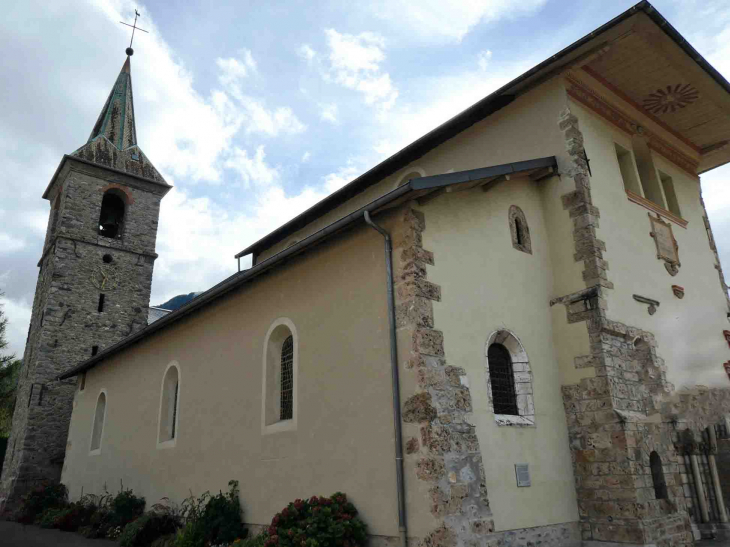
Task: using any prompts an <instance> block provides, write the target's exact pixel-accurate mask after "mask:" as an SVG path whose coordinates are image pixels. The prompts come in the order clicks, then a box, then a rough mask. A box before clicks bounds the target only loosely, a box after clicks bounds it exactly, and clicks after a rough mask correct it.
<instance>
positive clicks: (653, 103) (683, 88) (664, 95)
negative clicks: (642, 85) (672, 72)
mask: <svg viewBox="0 0 730 547" xmlns="http://www.w3.org/2000/svg"><path fill="white" fill-rule="evenodd" d="M699 96H700V92H699V91H697V90H696V89H695V88H694V87H692V85H691V84H677V85H675V86H674V87H672V86H671V85H668V86H667V87H666V89H657V90H656V91H655V92H654V93H651V94H650V95H649V96H648V97H647V98H646V99H644V108H645V109H646V110H648V111H649V112H651V113H652V114H666V113H667V112H675V111H676V110H678V109H680V108H684V107H685V106H687V105H688V104H692V103H693V102H695V101H696V100H697V99H698V98H699Z"/></svg>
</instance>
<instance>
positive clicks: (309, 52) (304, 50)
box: [297, 44, 317, 62]
mask: <svg viewBox="0 0 730 547" xmlns="http://www.w3.org/2000/svg"><path fill="white" fill-rule="evenodd" d="M297 55H298V56H299V57H301V58H302V59H304V60H305V61H307V62H311V61H312V60H313V59H314V58H315V57H316V56H317V52H316V51H314V50H313V49H312V47H311V46H310V45H309V44H302V45H301V46H299V47H298V48H297Z"/></svg>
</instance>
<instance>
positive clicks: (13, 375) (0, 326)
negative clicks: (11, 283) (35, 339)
mask: <svg viewBox="0 0 730 547" xmlns="http://www.w3.org/2000/svg"><path fill="white" fill-rule="evenodd" d="M2 296H3V293H0V297H2ZM7 326H8V318H7V317H5V313H4V312H3V308H2V303H0V437H7V436H8V435H10V426H11V423H12V420H13V409H14V408H15V395H16V390H17V387H18V377H19V375H20V368H21V366H22V361H20V360H19V359H16V358H15V354H12V353H7V351H6V350H7V347H8V341H7V338H6V337H5V332H6V329H7Z"/></svg>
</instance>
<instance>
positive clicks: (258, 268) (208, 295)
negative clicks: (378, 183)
mask: <svg viewBox="0 0 730 547" xmlns="http://www.w3.org/2000/svg"><path fill="white" fill-rule="evenodd" d="M410 191H411V187H410V185H408V184H405V185H403V186H401V187H400V188H396V189H395V190H393V191H392V192H389V193H387V194H385V195H384V196H381V197H380V198H378V199H376V200H374V201H372V202H370V203H369V204H368V205H365V206H364V207H362V208H360V209H358V210H357V211H355V212H354V213H351V214H349V215H347V216H346V217H343V218H341V219H340V220H338V221H337V222H334V223H332V224H330V225H329V226H327V227H325V228H323V229H321V230H320V231H319V232H317V233H315V234H313V235H311V236H309V237H308V238H306V239H303V240H302V241H300V242H298V243H296V244H294V245H292V246H291V247H289V248H288V249H285V250H283V251H282V252H280V253H278V254H276V255H274V256H272V257H270V258H268V259H267V260H264V261H263V262H261V263H259V264H256V265H255V266H253V267H252V268H250V269H248V270H244V271H243V272H240V273H236V274H233V275H232V276H230V277H229V278H227V279H225V280H223V281H222V282H220V283H218V284H217V285H215V286H214V287H212V288H210V289H208V290H207V291H205V292H204V293H202V294H201V295H199V296H197V297H195V298H193V299H192V300H191V301H190V302H188V303H187V304H185V305H184V306H182V307H180V308H179V309H177V310H175V311H174V312H172V313H171V314H169V315H166V316H165V317H163V318H162V319H158V320H157V321H155V322H154V323H152V324H151V325H148V326H147V327H145V328H143V329H142V330H139V331H137V332H135V333H134V334H131V335H129V336H127V337H126V338H124V339H123V340H121V341H119V342H117V343H116V344H114V345H113V346H110V347H109V348H107V349H105V350H104V351H102V352H100V353H98V354H97V355H95V356H94V357H92V358H91V359H88V360H86V361H84V362H83V363H81V364H79V365H77V366H75V367H73V368H72V369H70V370H68V371H66V372H64V373H63V374H61V375H60V376H59V377H58V378H59V380H65V379H66V378H70V377H71V376H75V375H77V374H79V373H81V372H85V371H87V370H89V369H90V368H93V367H94V366H95V365H96V364H98V363H99V362H101V361H103V360H104V359H106V358H107V357H109V356H110V355H112V354H114V353H117V352H119V351H121V350H122V349H124V348H126V347H128V346H131V345H132V344H134V343H136V342H137V341H139V340H141V339H142V338H145V337H147V336H149V335H151V334H152V333H154V332H157V331H158V330H161V329H163V328H165V327H167V326H168V325H170V324H172V323H174V322H176V321H178V320H180V319H182V318H183V317H185V316H187V315H190V314H191V313H194V312H195V311H197V310H198V309H200V308H202V307H203V306H205V305H207V304H208V303H209V302H211V301H212V300H215V299H217V298H219V297H221V296H223V295H225V294H227V293H229V292H230V291H232V290H234V289H236V288H238V287H239V286H241V285H243V284H244V283H246V282H247V281H249V280H251V279H253V278H255V277H258V276H259V275H261V274H263V273H265V272H267V271H268V270H270V269H272V268H274V267H275V266H277V265H279V264H281V263H283V262H285V261H286V260H287V259H289V258H291V257H292V256H294V255H296V254H298V253H299V252H300V251H302V250H304V249H305V248H308V247H311V246H314V245H316V244H317V243H319V242H320V241H322V240H323V239H325V238H327V237H328V236H330V235H332V234H334V233H335V232H338V231H340V230H344V229H345V228H347V227H349V226H350V225H352V224H354V223H356V222H358V221H362V219H363V212H364V211H373V210H375V209H378V208H380V207H382V206H383V205H386V204H388V203H390V202H391V201H394V200H396V199H398V198H399V197H401V196H403V195H405V194H407V193H408V192H410Z"/></svg>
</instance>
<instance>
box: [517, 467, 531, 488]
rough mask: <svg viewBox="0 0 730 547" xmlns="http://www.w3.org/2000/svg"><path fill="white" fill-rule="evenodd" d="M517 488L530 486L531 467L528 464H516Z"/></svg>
mask: <svg viewBox="0 0 730 547" xmlns="http://www.w3.org/2000/svg"><path fill="white" fill-rule="evenodd" d="M515 476H516V477H517V486H530V467H529V466H528V465H527V464H526V463H516V464H515Z"/></svg>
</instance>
